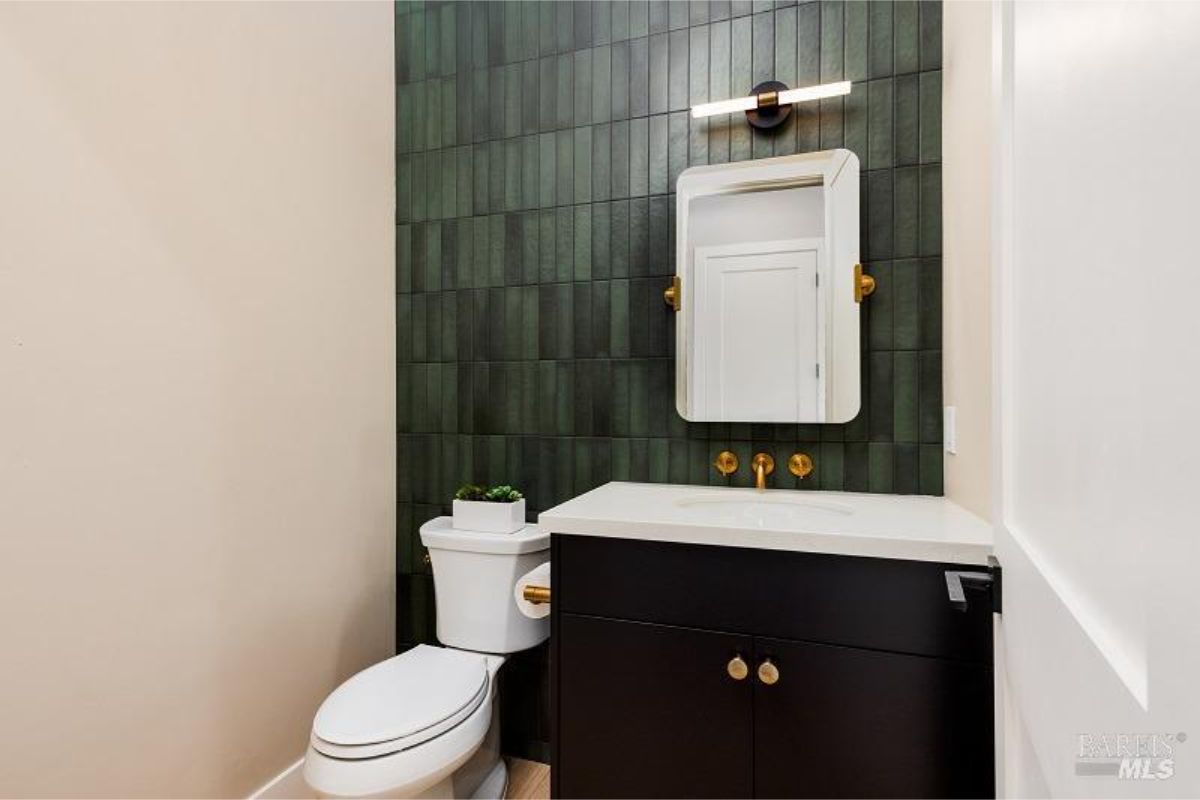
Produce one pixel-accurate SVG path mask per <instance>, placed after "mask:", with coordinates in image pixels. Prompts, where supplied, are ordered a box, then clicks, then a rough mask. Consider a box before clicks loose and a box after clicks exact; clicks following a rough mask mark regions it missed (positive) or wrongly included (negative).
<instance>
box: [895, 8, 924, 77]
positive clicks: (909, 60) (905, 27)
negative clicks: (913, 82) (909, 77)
mask: <svg viewBox="0 0 1200 800" xmlns="http://www.w3.org/2000/svg"><path fill="white" fill-rule="evenodd" d="M892 31H893V36H894V37H895V38H894V39H893V45H892V47H893V58H894V59H895V61H894V64H895V67H894V68H895V72H896V74H897V75H902V74H904V73H906V72H916V71H917V70H918V69H920V66H921V61H920V59H921V34H920V20H919V9H918V7H917V2H916V0H896V2H895V3H893V4H892Z"/></svg>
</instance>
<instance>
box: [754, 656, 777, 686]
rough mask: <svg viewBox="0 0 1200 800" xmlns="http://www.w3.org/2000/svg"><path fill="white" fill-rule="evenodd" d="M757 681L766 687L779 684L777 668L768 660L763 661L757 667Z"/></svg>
mask: <svg viewBox="0 0 1200 800" xmlns="http://www.w3.org/2000/svg"><path fill="white" fill-rule="evenodd" d="M758 679H759V680H760V681H762V682H763V683H765V684H766V685H767V686H773V685H775V684H776V683H779V667H777V666H775V664H774V663H773V662H772V661H771V659H769V658H768V659H766V660H764V661H763V662H762V663H761V664H759V665H758Z"/></svg>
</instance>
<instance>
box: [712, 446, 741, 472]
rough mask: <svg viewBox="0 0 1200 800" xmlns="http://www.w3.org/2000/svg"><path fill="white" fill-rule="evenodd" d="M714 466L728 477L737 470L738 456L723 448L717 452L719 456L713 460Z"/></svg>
mask: <svg viewBox="0 0 1200 800" xmlns="http://www.w3.org/2000/svg"><path fill="white" fill-rule="evenodd" d="M713 466H714V467H716V468H717V472H719V473H721V474H722V475H724V476H726V477H728V476H730V475H732V474H733V473H735V472H737V468H738V457H737V456H735V455H734V454H733V453H731V452H729V451H728V450H722V451H721V452H719V453H717V458H716V460H715V461H713Z"/></svg>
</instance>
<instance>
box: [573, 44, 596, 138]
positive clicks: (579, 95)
mask: <svg viewBox="0 0 1200 800" xmlns="http://www.w3.org/2000/svg"><path fill="white" fill-rule="evenodd" d="M574 59H575V63H574V66H573V67H572V69H573V72H574V97H573V100H572V103H573V109H574V110H573V112H572V124H574V125H575V126H577V127H578V126H580V125H588V124H590V123H591V122H592V99H593V98H592V95H593V89H592V51H591V50H577V51H576V52H575V54H574Z"/></svg>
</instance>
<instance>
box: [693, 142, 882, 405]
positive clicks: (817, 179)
mask: <svg viewBox="0 0 1200 800" xmlns="http://www.w3.org/2000/svg"><path fill="white" fill-rule="evenodd" d="M804 186H824V187H826V191H825V198H824V201H825V202H824V208H825V220H824V228H823V229H824V232H825V234H824V239H825V249H826V253H827V254H828V255H827V259H828V265H827V268H826V269H824V270H823V272H822V274H823V275H829V276H830V278H831V281H830V283H831V286H832V287H834V288H833V290H832V291H830V292H828V294H827V306H826V308H825V318H826V321H827V330H826V336H825V363H826V364H827V365H830V366H829V370H828V374H827V375H825V376H824V378H825V387H826V391H825V403H824V407H823V408H822V409H821V413H820V415H819V416H820V419H814V420H796V423H800V424H804V423H843V422H849V421H850V420H852V419H854V417H856V416H857V415H858V412H859V410H860V408H861V405H862V386H861V377H862V376H861V360H862V357H861V349H862V348H861V341H862V331H861V328H860V319H859V306H860V303H859V302H858V301H856V300H855V292H854V285H855V266H856V265H857V264H858V263H859V162H858V156H856V155H855V154H854V153H853V152H851V151H849V150H846V149H844V148H839V149H836V150H823V151H821V152H817V153H802V154H799V155H794V156H780V157H778V158H762V159H757V160H753V161H739V162H736V163H732V164H713V165H709V166H699V167H691V168H689V169H686V170H684V171H683V172H682V173H681V174H680V176H679V180H678V182H677V184H676V196H675V203H676V206H675V217H676V221H675V235H676V256H675V274H676V276H677V277H678V279H679V288H678V290H677V291H678V297H677V302H678V304H679V307H678V311H677V313H676V314H675V408H676V410H677V411H678V412H679V415H680V416H681V417H683V418H684V419H685V420H688V421H690V422H717V421H728V422H734V421H736V422H751V423H753V422H760V421H761V420H696V419H693V418H691V417H689V416H688V413H689V411H690V408H691V406H692V403H691V402H690V398H689V391H690V385H691V377H692V370H693V369H694V368H695V364H694V363H693V362H694V360H695V357H696V354H695V345H694V343H692V344H689V338H690V337H689V334H690V333H691V328H692V326H693V325H694V322H693V316H694V314H695V304H696V303H695V301H696V298H695V294H694V290H695V286H696V280H695V264H694V259H693V250H694V248H693V247H692V246H691V245H690V244H689V239H688V222H689V214H688V207H689V204H690V203H691V202H692V201H693V200H695V199H697V198H699V197H706V196H711V195H719V194H741V193H747V192H761V191H771V190H777V189H790V188H798V187H804ZM786 237H787V232H786V231H772V232H770V233H769V234H767V235H765V237H764V238H766V239H778V238H786ZM851 345H852V346H851ZM793 424H794V423H793Z"/></svg>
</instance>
